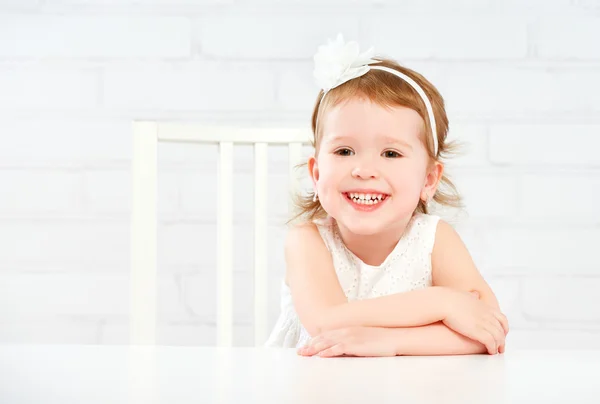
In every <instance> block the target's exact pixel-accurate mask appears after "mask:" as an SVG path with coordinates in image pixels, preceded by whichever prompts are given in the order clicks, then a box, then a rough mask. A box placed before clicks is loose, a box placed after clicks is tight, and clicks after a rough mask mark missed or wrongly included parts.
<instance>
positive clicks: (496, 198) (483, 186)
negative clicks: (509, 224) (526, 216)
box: [451, 169, 519, 217]
mask: <svg viewBox="0 0 600 404" xmlns="http://www.w3.org/2000/svg"><path fill="white" fill-rule="evenodd" d="M453 173H454V175H452V177H451V178H452V180H453V181H454V184H455V185H456V187H457V189H458V191H459V193H460V195H461V196H462V197H463V199H464V204H465V209H466V211H467V213H468V215H469V216H474V217H476V216H484V217H510V216H512V215H514V214H516V213H517V208H518V199H517V198H518V194H517V191H518V189H519V188H518V187H519V179H518V177H517V176H515V175H514V174H511V173H503V172H501V171H495V170H486V171H482V170H478V171H477V172H473V170H471V169H460V170H459V169H456V170H454V171H453Z"/></svg>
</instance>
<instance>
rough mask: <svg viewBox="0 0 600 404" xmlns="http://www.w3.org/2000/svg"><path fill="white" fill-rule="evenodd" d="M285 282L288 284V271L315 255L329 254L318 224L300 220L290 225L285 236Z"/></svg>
mask: <svg viewBox="0 0 600 404" xmlns="http://www.w3.org/2000/svg"><path fill="white" fill-rule="evenodd" d="M284 248H285V260H286V264H287V265H286V267H287V271H286V283H287V284H288V285H289V283H288V280H289V271H290V270H293V268H296V267H299V266H302V263H305V262H306V261H309V260H312V259H314V258H315V257H323V256H327V255H328V254H329V251H328V249H327V246H326V245H325V242H324V240H323V238H322V236H321V233H320V231H319V225H317V224H315V223H313V222H302V223H297V224H294V225H291V226H290V227H289V229H288V232H287V236H286V238H285V247H284Z"/></svg>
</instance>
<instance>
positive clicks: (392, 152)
mask: <svg viewBox="0 0 600 404" xmlns="http://www.w3.org/2000/svg"><path fill="white" fill-rule="evenodd" d="M383 157H387V158H391V159H395V158H398V157H402V155H401V154H400V153H398V152H397V151H395V150H386V151H384V152H383Z"/></svg>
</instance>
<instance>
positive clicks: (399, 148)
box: [267, 35, 508, 356]
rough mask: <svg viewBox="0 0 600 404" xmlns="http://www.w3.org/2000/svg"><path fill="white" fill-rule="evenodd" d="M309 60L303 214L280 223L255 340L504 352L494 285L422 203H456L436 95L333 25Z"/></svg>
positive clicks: (409, 351) (376, 352)
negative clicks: (285, 227)
mask: <svg viewBox="0 0 600 404" xmlns="http://www.w3.org/2000/svg"><path fill="white" fill-rule="evenodd" d="M315 62H316V65H315V77H316V79H317V81H318V83H319V84H320V86H321V88H322V91H320V93H319V96H318V99H317V103H316V105H315V108H314V112H313V117H312V130H313V134H314V141H313V145H314V147H315V153H314V156H313V157H311V158H310V159H309V160H308V171H309V175H310V177H311V179H312V183H313V186H314V193H313V194H312V195H310V196H309V197H306V198H304V199H302V198H300V199H299V201H298V205H299V207H300V214H299V215H298V217H297V218H302V219H303V220H301V221H299V222H298V223H296V224H295V225H293V226H292V227H291V228H290V230H289V232H288V236H287V240H286V247H285V257H286V275H285V282H284V284H283V290H282V302H281V314H280V316H279V319H278V320H277V323H276V325H275V328H274V329H273V331H272V333H271V335H270V337H269V339H268V341H267V346H280V347H296V348H298V353H299V354H301V355H308V356H312V355H320V356H342V355H349V356H393V355H444V354H473V353H485V352H488V353H489V354H497V353H502V352H504V346H505V337H506V334H507V333H508V322H507V319H506V317H505V316H504V315H503V314H502V313H501V312H500V309H499V306H498V302H497V300H496V297H495V296H494V293H493V292H492V290H491V289H490V287H489V286H488V285H487V284H486V282H485V280H484V279H483V278H482V276H481V275H480V274H479V272H478V270H477V269H476V267H475V265H474V264H473V261H472V259H471V257H470V255H469V253H468V251H467V249H466V248H465V246H464V244H463V243H462V241H461V239H460V237H459V236H458V234H457V233H456V232H455V231H454V230H453V228H452V227H451V226H450V225H449V224H447V223H446V222H444V221H442V220H440V219H439V217H437V216H435V215H431V214H429V213H428V211H429V203H430V201H431V200H432V199H433V200H435V201H436V202H437V203H439V204H442V205H449V206H459V202H460V198H459V197H458V195H456V193H455V192H452V191H454V187H453V185H452V183H451V182H450V181H449V180H448V178H447V177H446V176H445V175H444V166H443V164H442V162H441V158H442V156H444V155H445V154H446V153H447V152H449V150H450V145H448V144H447V143H446V134H447V131H448V119H447V117H446V112H445V110H444V102H443V99H442V97H441V96H440V94H439V93H438V91H437V90H436V88H435V87H434V86H433V85H432V84H431V83H429V82H428V81H427V80H426V79H425V78H423V77H422V76H421V75H420V74H418V73H416V72H414V71H412V70H410V69H407V68H405V67H402V66H400V65H399V64H398V63H396V62H395V61H393V60H390V59H386V58H381V57H377V58H373V57H372V49H371V50H369V51H367V52H365V53H362V54H359V50H358V44H356V43H354V42H350V43H347V44H346V43H344V41H343V38H342V36H341V35H339V36H338V38H337V39H336V41H335V42H331V41H330V42H329V44H328V45H326V46H321V47H319V52H318V53H317V55H316V56H315ZM440 185H442V186H444V187H440ZM438 188H439V189H438ZM444 188H445V189H444Z"/></svg>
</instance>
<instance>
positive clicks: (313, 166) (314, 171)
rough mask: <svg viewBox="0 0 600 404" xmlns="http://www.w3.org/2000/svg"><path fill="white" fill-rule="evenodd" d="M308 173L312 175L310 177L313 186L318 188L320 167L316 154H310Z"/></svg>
mask: <svg viewBox="0 0 600 404" xmlns="http://www.w3.org/2000/svg"><path fill="white" fill-rule="evenodd" d="M307 166H308V175H310V179H311V180H312V183H313V187H314V188H315V189H316V188H317V181H319V167H317V159H316V158H315V156H310V157H309V158H308V164H307Z"/></svg>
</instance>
